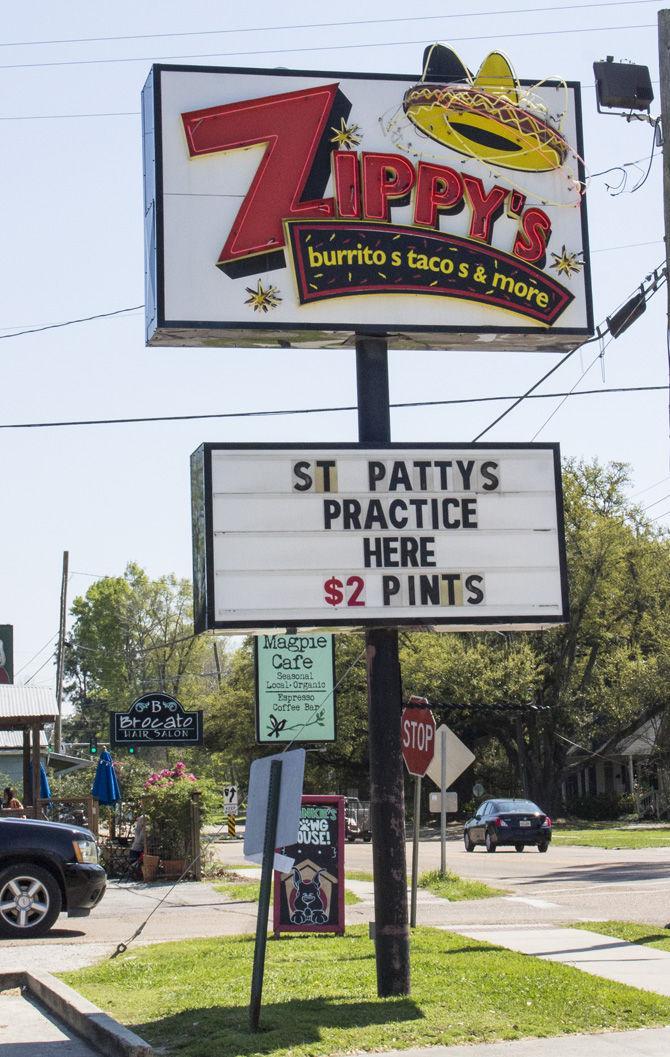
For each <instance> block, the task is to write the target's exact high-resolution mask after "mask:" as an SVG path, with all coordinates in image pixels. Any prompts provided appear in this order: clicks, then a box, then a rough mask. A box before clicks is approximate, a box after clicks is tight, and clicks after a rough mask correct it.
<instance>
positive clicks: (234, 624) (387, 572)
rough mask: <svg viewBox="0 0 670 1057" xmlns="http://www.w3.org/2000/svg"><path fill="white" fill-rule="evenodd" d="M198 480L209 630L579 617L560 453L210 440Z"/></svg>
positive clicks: (458, 624) (200, 578)
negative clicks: (571, 611) (570, 591)
mask: <svg viewBox="0 0 670 1057" xmlns="http://www.w3.org/2000/svg"><path fill="white" fill-rule="evenodd" d="M191 479H192V496H193V551H194V577H193V582H194V605H195V622H196V631H203V630H205V629H207V628H224V629H227V630H229V631H235V630H244V629H248V628H259V629H260V628H268V627H272V628H298V627H302V628H305V627H327V626H346V625H349V626H371V625H374V626H379V625H396V626H397V625H404V626H412V625H428V626H439V625H448V626H449V627H450V629H452V630H458V629H459V628H462V629H465V630H468V629H470V630H472V629H475V628H486V627H491V626H493V627H496V628H505V627H510V628H514V629H516V630H521V629H533V628H542V627H548V626H550V625H552V624H556V623H561V622H564V621H565V620H566V619H567V615H568V602H567V579H566V571H565V547H564V540H563V521H562V503H561V481H560V460H559V451H558V446H557V445H553V444H536V445H520V444H509V445H502V444H501V445H493V444H491V445H489V444H465V445H458V444H416V445H401V444H389V445H388V446H384V447H371V446H366V445H357V446H349V445H328V446H327V447H326V446H316V445H292V446H288V447H283V446H271V445H270V446H268V445H265V446H263V445H260V446H255V445H247V446H234V445H225V444H204V445H202V446H201V447H200V448H198V450H197V451H196V452H194V454H193V456H192V460H191Z"/></svg>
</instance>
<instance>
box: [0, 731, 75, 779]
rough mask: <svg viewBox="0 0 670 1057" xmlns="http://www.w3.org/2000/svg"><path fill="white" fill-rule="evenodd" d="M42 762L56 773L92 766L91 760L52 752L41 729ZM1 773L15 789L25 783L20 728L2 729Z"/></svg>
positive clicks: (0, 748)
mask: <svg viewBox="0 0 670 1057" xmlns="http://www.w3.org/2000/svg"><path fill="white" fill-rule="evenodd" d="M40 763H43V764H44V766H45V767H46V768H47V769H48V770H50V771H54V772H55V773H56V774H70V773H71V772H72V771H79V770H81V769H82V768H83V767H91V762H90V760H87V759H86V760H82V759H80V758H79V757H78V756H68V755H67V753H63V752H50V751H49V742H48V741H47V736H46V734H45V733H44V731H43V730H42V731H40ZM0 775H2V776H3V777H5V778H7V779H8V780H9V784H10V785H11V786H13V787H14V788H15V789H16V788H18V789H20V788H21V787H22V785H23V734H22V733H21V731H20V730H0Z"/></svg>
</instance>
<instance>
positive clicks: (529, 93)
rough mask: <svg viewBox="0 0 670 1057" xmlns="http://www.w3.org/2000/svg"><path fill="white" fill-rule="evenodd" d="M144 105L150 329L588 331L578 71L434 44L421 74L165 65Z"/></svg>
mask: <svg viewBox="0 0 670 1057" xmlns="http://www.w3.org/2000/svg"><path fill="white" fill-rule="evenodd" d="M143 115H144V144H145V175H146V180H145V207H146V208H145V216H146V250H147V277H148V290H147V299H146V303H147V340H148V342H149V343H150V344H157V345H160V344H163V345H212V344H219V345H230V346H239V345H265V346H267V345H276V344H278V343H280V344H283V345H285V344H286V342H299V343H300V345H301V346H302V347H314V346H318V345H320V344H323V343H325V342H327V341H330V342H332V340H333V335H335V334H337V335H339V337H340V338H345V337H346V336H347V335H353V334H354V333H357V334H364V333H365V332H366V331H374V333H376V334H379V333H380V325H381V326H382V329H383V330H384V331H385V332H386V335H387V338H388V340H389V342H390V344H391V345H392V346H395V347H402V346H403V345H407V344H410V345H411V347H413V348H416V347H426V348H431V347H439V348H443V347H444V346H445V340H446V339H445V335H446V334H448V335H449V338H448V343H449V345H450V346H451V347H455V346H457V345H459V346H463V347H470V348H471V347H473V346H474V345H476V344H477V343H478V341H480V340H481V341H485V342H486V344H487V346H490V345H493V347H497V348H504V349H507V348H548V349H557V348H563V347H570V348H571V347H573V346H574V345H575V344H577V343H578V342H579V341H580V340H582V339H583V338H584V336H586V335H588V334H590V333H591V332H592V316H591V300H590V287H589V275H588V245H587V228H586V213H585V205H584V196H583V189H584V184H583V166H582V162H581V153H582V148H581V117H580V97H579V86H578V85H575V84H569V85H568V84H565V83H559V82H554V81H552V82H547V81H545V82H542V83H538V84H535V85H532V84H530V83H526V82H524V84H523V85H522V84H521V83H520V82H519V81H517V80H516V78H515V76H514V74H513V72H512V70H511V69H510V67H509V64H508V63H507V62H506V60H504V59H503V57H502V56H500V55H499V54H498V53H497V52H494V53H492V55H490V56H489V57H488V58H487V59H486V60H485V61H484V62H483V64H482V67H481V68H480V70H479V72H478V74H477V76H476V77H474V76H473V75H472V74H471V73H470V72H469V71H468V70H466V68H465V67H464V66H463V65H462V63H460V60H458V58H457V57H456V56H455V55H454V53H453V52H451V51H450V50H449V49H445V48H440V47H439V46H438V47H437V49H435V48H434V49H430V54H428V55H427V57H426V60H425V63H424V69H423V72H422V75H421V77H420V78H419V77H416V76H415V77H408V76H402V75H393V74H391V75H379V74H377V75H372V74H327V73H326V74H315V73H313V72H312V73H299V72H295V73H292V72H284V71H279V70H272V71H269V70H266V71H263V70H248V69H230V68H226V69H212V68H206V67H177V66H173V67H171V66H155V67H154V68H153V70H152V73H151V75H150V77H149V80H148V81H147V84H146V86H145V89H144V93H143ZM388 295H392V296H391V297H389V296H388ZM382 320H383V324H382V323H381V321H382ZM343 332H344V333H343ZM408 339H409V340H408Z"/></svg>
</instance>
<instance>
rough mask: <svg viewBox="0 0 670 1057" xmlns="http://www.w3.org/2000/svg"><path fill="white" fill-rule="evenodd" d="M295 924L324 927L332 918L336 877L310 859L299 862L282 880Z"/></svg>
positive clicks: (291, 919)
mask: <svg viewBox="0 0 670 1057" xmlns="http://www.w3.org/2000/svg"><path fill="white" fill-rule="evenodd" d="M282 880H283V883H284V885H285V889H286V897H287V899H288V906H289V916H290V921H291V924H292V925H325V924H327V922H328V920H329V919H330V912H331V907H332V903H333V885H336V884H337V878H336V877H333V875H332V874H330V873H328V871H327V870H325V869H324V868H323V867H319V866H317V865H316V863H314V862H312V861H311V859H304V860H303V861H302V862H300V863H297V864H296V865H295V866H294V867H293V869H292V870H291V873H289V874H285V875H284V877H283V878H282Z"/></svg>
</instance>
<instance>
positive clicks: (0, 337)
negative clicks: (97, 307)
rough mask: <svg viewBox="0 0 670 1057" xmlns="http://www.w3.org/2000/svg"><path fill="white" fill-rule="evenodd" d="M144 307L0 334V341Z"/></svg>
mask: <svg viewBox="0 0 670 1057" xmlns="http://www.w3.org/2000/svg"><path fill="white" fill-rule="evenodd" d="M138 308H144V305H132V306H131V308H116V309H115V310H114V311H113V312H98V313H96V315H94V316H82V317H81V318H80V319H66V320H64V321H63V322H62V323H45V324H43V326H39V327H28V328H26V329H25V330H16V331H14V333H13V334H0V341H6V340H7V338H20V337H22V335H24V334H39V333H41V332H42V331H44V330H58V329H59V328H60V327H72V326H74V324H75V323H90V322H91V320H93V319H109V318H110V317H111V316H122V315H124V314H125V313H126V312H136V311H137V309H138Z"/></svg>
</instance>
